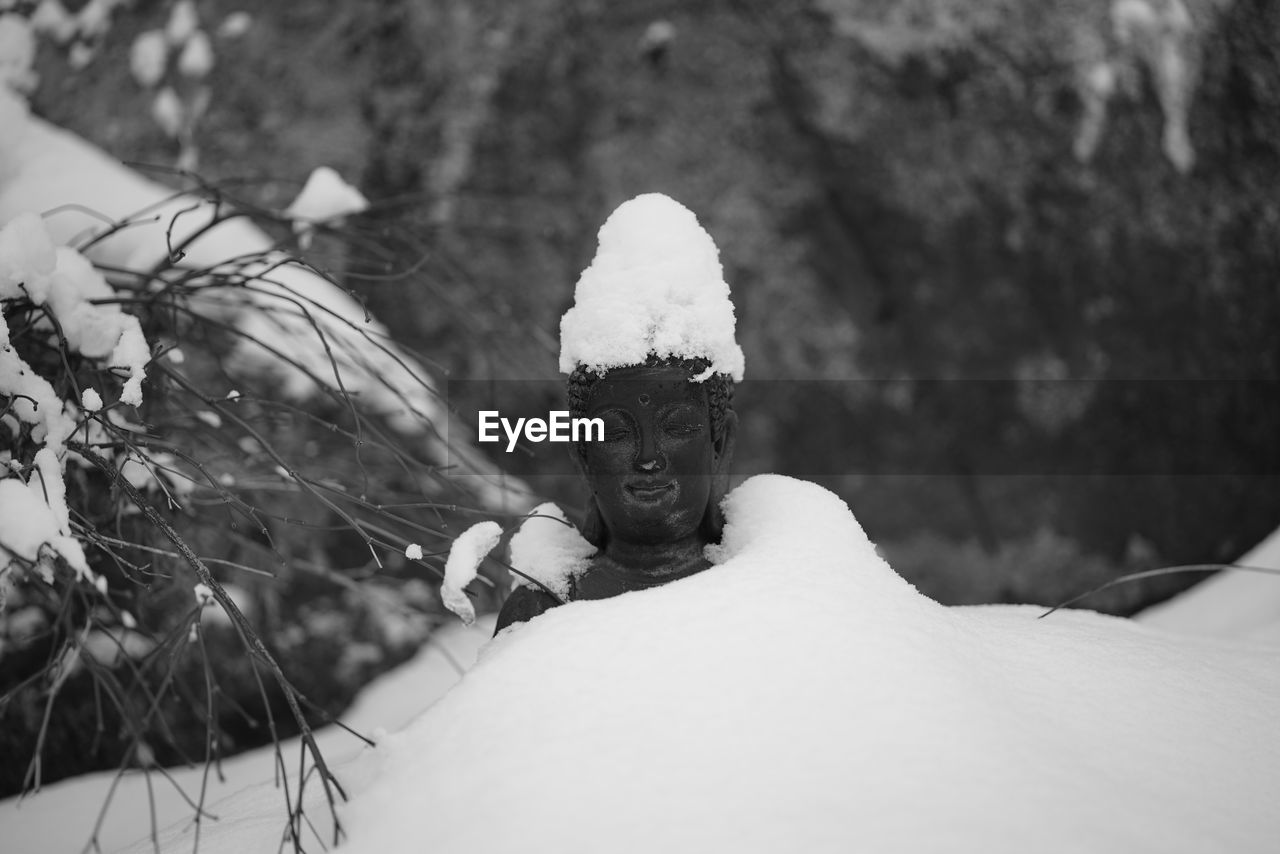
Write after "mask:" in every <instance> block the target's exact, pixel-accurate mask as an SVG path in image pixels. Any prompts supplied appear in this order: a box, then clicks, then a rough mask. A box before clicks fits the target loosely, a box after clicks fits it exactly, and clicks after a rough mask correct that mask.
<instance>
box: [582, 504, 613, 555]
mask: <svg viewBox="0 0 1280 854" xmlns="http://www.w3.org/2000/svg"><path fill="white" fill-rule="evenodd" d="M582 539H584V540H586V541H587V542H588V543H591V545H593V546H595V547H596V548H597V549H599V550H600V551H604V547H605V545H606V544H607V543H608V542H609V528H608V526H606V525H605V523H604V517H603V516H601V515H600V505H598V504H596V497H595V496H594V495H592V496H591V497H590V498H588V499H587V515H586V518H584V519H583V520H582Z"/></svg>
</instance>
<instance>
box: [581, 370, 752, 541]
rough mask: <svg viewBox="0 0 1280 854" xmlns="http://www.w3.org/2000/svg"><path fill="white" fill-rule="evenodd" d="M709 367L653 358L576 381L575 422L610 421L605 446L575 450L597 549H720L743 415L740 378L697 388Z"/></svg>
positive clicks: (712, 380) (719, 378) (717, 378)
mask: <svg viewBox="0 0 1280 854" xmlns="http://www.w3.org/2000/svg"><path fill="white" fill-rule="evenodd" d="M706 368H707V362H706V360H704V359H692V360H685V359H676V358H666V359H660V358H658V357H656V356H651V357H650V358H649V359H647V360H646V361H645V363H644V364H642V365H632V366H627V367H622V368H615V369H613V370H610V371H609V372H608V373H607V374H605V375H603V376H601V375H600V374H597V373H594V372H592V371H590V370H587V369H585V368H579V369H576V370H575V371H574V372H573V373H572V374H571V375H570V376H569V382H568V398H569V410H570V414H571V415H572V416H574V417H587V418H599V419H601V420H602V421H603V422H604V441H601V442H581V443H578V444H577V445H576V446H575V447H574V454H575V458H576V461H577V463H578V466H579V468H580V470H581V471H582V473H583V477H584V479H585V480H586V483H587V487H588V488H589V490H590V492H591V496H590V499H589V506H588V513H587V521H586V524H585V526H584V529H583V535H584V536H585V537H586V539H587V540H588V541H590V542H591V543H592V545H594V546H596V547H597V548H599V549H602V550H603V549H605V548H606V546H607V545H608V543H609V539H610V538H611V537H618V538H621V539H624V540H626V541H628V542H630V543H633V544H636V545H654V546H657V545H663V544H668V543H674V542H679V541H687V540H690V539H692V538H696V539H697V540H700V541H701V542H702V544H704V545H705V544H706V543H712V542H719V540H720V533H721V529H722V528H723V526H724V520H723V516H722V514H721V510H720V502H721V500H722V499H723V498H724V495H725V492H726V491H727V489H728V472H729V464H730V462H731V461H732V458H733V447H734V438H735V436H736V428H737V415H736V414H735V413H734V411H733V409H732V398H733V380H732V379H730V378H729V377H727V376H725V375H724V374H712V375H711V376H710V377H709V378H707V379H705V380H703V381H701V382H695V381H694V380H693V378H694V377H697V376H700V375H703V374H704V372H705V370H706Z"/></svg>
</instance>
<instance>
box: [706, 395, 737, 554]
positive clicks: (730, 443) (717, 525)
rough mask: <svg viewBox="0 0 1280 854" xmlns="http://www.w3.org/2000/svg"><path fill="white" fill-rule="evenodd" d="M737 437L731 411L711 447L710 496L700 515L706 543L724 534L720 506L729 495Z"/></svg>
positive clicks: (715, 541) (733, 416) (734, 420)
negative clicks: (712, 456) (731, 465)
mask: <svg viewBox="0 0 1280 854" xmlns="http://www.w3.org/2000/svg"><path fill="white" fill-rule="evenodd" d="M737 437H738V413H736V412H734V411H733V410H732V409H730V410H727V411H726V412H725V414H724V424H723V427H722V429H721V431H720V437H719V438H718V439H717V440H716V441H715V443H714V445H713V446H712V449H711V450H712V453H713V454H714V456H715V458H714V459H713V460H712V461H711V494H710V495H708V496H707V509H706V511H705V512H704V513H703V514H702V526H701V528H700V530H701V532H702V535H703V536H704V537H705V538H706V540H707V542H710V543H718V542H720V535H721V534H723V533H724V510H723V509H722V508H721V506H720V505H721V504H723V503H724V497H725V496H726V495H728V494H729V467H730V464H731V463H732V462H733V448H734V442H736V441H737Z"/></svg>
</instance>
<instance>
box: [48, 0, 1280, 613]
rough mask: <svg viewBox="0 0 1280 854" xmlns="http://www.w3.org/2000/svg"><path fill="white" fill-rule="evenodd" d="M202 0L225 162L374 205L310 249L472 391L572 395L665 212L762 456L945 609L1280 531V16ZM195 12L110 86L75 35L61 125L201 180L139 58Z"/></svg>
mask: <svg viewBox="0 0 1280 854" xmlns="http://www.w3.org/2000/svg"><path fill="white" fill-rule="evenodd" d="M78 5H83V4H78V3H68V4H67V6H68V8H72V9H74V8H75V7H76V6H78ZM198 5H199V10H200V15H201V16H202V19H203V20H204V21H205V22H206V23H205V25H206V27H207V28H208V29H209V30H210V31H214V30H216V25H217V22H218V21H219V20H222V19H224V18H225V17H226V16H227V15H229V14H230V13H232V12H247V13H249V15H250V16H252V17H251V20H252V24H251V26H250V27H249V28H248V29H247V30H246V31H244V32H243V34H240V35H229V34H224V35H221V36H218V37H217V39H216V40H215V48H216V57H217V63H216V66H215V67H214V69H213V71H212V73H211V74H210V76H209V77H208V80H207V82H208V85H209V87H210V91H211V98H210V102H209V107H208V110H207V112H206V113H205V114H204V116H203V117H202V118H201V119H200V123H199V127H198V131H197V133H196V137H195V138H196V140H197V141H198V146H199V163H198V168H199V171H200V173H201V174H202V175H203V176H204V177H206V178H207V179H209V180H211V181H215V182H228V181H231V180H232V179H245V180H244V181H243V182H240V183H236V184H235V187H236V192H237V193H239V194H240V195H241V196H242V197H243V198H245V199H246V200H248V201H251V202H253V203H255V204H258V205H262V206H265V207H283V206H284V205H286V204H287V203H288V202H289V201H290V200H291V199H292V197H293V195H294V194H295V193H296V192H297V189H298V188H299V187H300V185H301V183H302V181H303V180H304V179H305V178H306V176H307V174H308V173H309V171H310V170H311V168H312V167H314V166H317V165H322V164H325V165H329V166H332V167H334V168H336V169H337V170H338V171H339V172H340V173H341V174H342V175H344V176H345V177H346V178H347V179H348V180H351V181H352V182H353V183H355V184H357V185H358V186H359V187H360V188H361V189H362V190H363V191H364V193H365V195H366V196H368V197H369V198H370V199H371V200H372V202H373V209H372V210H371V211H370V213H369V214H367V215H366V216H364V217H362V218H361V219H360V221H359V222H357V223H355V224H354V225H353V228H354V229H356V230H357V231H358V234H359V237H360V239H359V240H355V241H349V240H348V241H344V242H343V244H342V246H343V248H342V249H341V250H339V249H337V248H334V247H328V246H327V245H326V243H325V242H324V241H323V240H321V241H320V242H319V243H318V244H317V246H316V248H315V250H314V252H315V255H314V257H316V258H317V259H318V263H321V264H325V265H328V266H330V267H331V268H333V269H335V270H338V271H345V272H346V273H347V274H348V275H349V278H348V283H349V284H350V285H351V286H352V287H354V288H356V289H358V290H359V292H360V293H361V294H362V295H363V296H364V297H365V298H366V299H367V301H368V304H369V307H370V308H371V310H372V311H373V313H374V314H375V315H376V316H377V317H379V318H380V319H382V320H383V321H384V322H385V323H387V324H388V326H390V328H391V329H392V331H393V332H394V333H395V335H396V336H397V337H398V338H399V339H400V340H401V341H403V342H404V343H406V344H407V345H410V346H412V347H414V348H416V349H417V350H418V351H419V352H421V353H423V354H425V355H427V356H428V357H429V358H430V359H431V360H433V361H434V363H435V364H436V365H437V366H438V367H439V370H440V374H441V375H442V376H443V375H445V374H447V375H448V376H450V377H454V378H457V379H465V380H486V379H495V380H512V379H539V380H547V379H553V378H555V377H556V370H555V364H556V349H557V339H558V330H557V325H558V320H559V317H560V314H561V313H562V312H563V311H564V310H565V309H566V308H567V307H568V305H569V302H570V300H571V298H572V292H573V285H574V283H575V281H576V279H577V276H578V274H579V272H580V271H581V270H582V269H583V268H584V267H585V266H586V265H587V263H589V261H590V259H591V256H592V254H593V252H594V249H595V232H596V230H597V229H598V227H599V226H600V224H601V223H602V222H603V220H604V218H605V217H606V216H607V215H608V213H609V212H610V211H611V210H612V209H613V207H615V206H616V205H617V204H618V203H620V202H621V201H623V200H624V199H626V198H629V197H631V196H633V195H635V194H638V193H641V192H649V191H660V192H665V193H667V194H669V195H671V196H673V197H674V198H676V199H678V200H679V201H681V202H682V203H684V204H685V205H686V206H688V207H690V208H691V209H692V210H694V211H695V212H696V213H697V214H698V216H699V217H700V219H701V221H702V223H703V224H704V226H705V227H706V228H707V229H708V231H709V232H710V233H711V234H712V236H713V237H714V238H715V239H716V241H717V242H718V244H719V246H720V249H721V256H722V261H723V263H724V266H725V272H726V277H727V279H728V281H729V282H730V284H731V286H732V288H733V293H734V299H735V302H736V305H737V309H738V330H739V340H740V342H741V343H742V345H743V347H744V349H745V350H746V353H747V370H748V376H749V377H750V378H751V379H753V380H768V381H771V382H767V383H761V384H759V385H756V386H753V387H747V388H744V389H743V393H742V394H741V395H740V397H739V403H738V408H739V412H740V414H741V416H742V419H743V424H744V434H743V436H742V437H741V439H740V442H739V461H738V465H737V469H738V470H739V471H742V472H765V471H779V472H783V473H792V474H796V475H802V476H806V477H812V478H814V479H816V480H819V481H821V482H823V483H824V484H825V485H827V486H829V487H830V488H832V489H834V490H835V491H837V492H838V493H839V494H840V495H841V496H843V497H844V498H845V499H846V500H847V501H848V502H849V504H850V505H851V506H852V507H853V509H854V511H855V513H856V514H857V515H858V518H859V519H860V520H861V521H862V523H863V525H864V526H865V527H866V528H867V530H868V532H869V533H870V535H871V536H872V538H873V539H875V540H876V541H877V542H878V543H879V544H880V545H881V548H882V549H883V551H884V553H885V554H886V555H887V556H888V557H889V559H890V561H891V562H892V563H893V565H894V566H895V568H897V569H898V571H899V572H901V573H903V574H904V575H905V576H907V577H908V579H909V580H911V581H912V582H913V583H915V584H916V585H917V586H919V587H920V588H921V589H922V590H923V591H924V592H925V593H927V594H928V595H930V596H933V597H935V598H937V599H939V600H941V601H943V602H948V603H974V602H1038V603H1053V602H1056V601H1060V600H1062V599H1065V598H1067V597H1068V596H1071V595H1074V594H1076V593H1079V592H1082V591H1084V590H1087V589H1089V588H1090V587H1091V586H1094V585H1096V584H1099V583H1101V582H1103V581H1105V580H1107V579H1109V578H1112V577H1114V576H1116V575H1118V574H1120V573H1122V572H1124V571H1128V570H1137V569H1146V568H1150V567H1153V566H1160V565H1170V564H1184V563H1199V562H1210V561H1214V562H1220V561H1230V560H1232V559H1234V558H1237V557H1238V556H1240V555H1241V554H1242V553H1243V552H1244V551H1245V550H1246V549H1248V548H1249V547H1250V546H1252V545H1253V544H1254V543H1255V542H1256V541H1258V540H1259V539H1260V538H1261V537H1262V536H1264V535H1265V534H1266V533H1268V532H1269V531H1270V530H1272V529H1273V528H1274V527H1275V526H1276V525H1277V524H1278V523H1280V489H1277V486H1278V485H1280V484H1278V483H1277V478H1276V476H1275V472H1277V471H1280V468H1277V457H1278V454H1280V412H1278V409H1277V399H1276V394H1275V392H1276V386H1275V382H1276V381H1277V380H1280V376H1278V375H1280V370H1278V369H1280V336H1278V335H1277V334H1276V332H1277V330H1278V329H1280V240H1278V239H1277V237H1278V235H1280V193H1277V176H1280V157H1278V154H1280V55H1278V54H1277V52H1276V45H1277V44H1280V7H1277V5H1276V4H1274V3H1268V2H1265V0H1235V2H1229V0H1181V2H1178V0H1168V2H1164V0H1127V2H1119V3H1113V2H1110V0H1042V2H1037V3H1025V2H1020V0H968V2H946V0H902V2H890V1H889V0H812V2H797V3H789V4H782V3H766V2H757V0H750V2H749V1H748V0H734V1H733V2H730V0H721V2H710V1H709V2H702V3H696V4H693V3H674V2H642V0H631V2H603V0H521V2H518V3H512V2H506V0H477V2H464V0H420V1H419V2H410V1H409V0H377V2H374V0H365V2H352V0H344V2H337V0H331V2H223V0H218V2H214V0H202V2H200V3H199V4H198ZM168 6H169V4H167V3H164V2H146V0H139V2H136V3H134V4H133V5H132V7H130V8H127V9H122V10H121V11H119V12H118V13H117V15H116V20H115V25H114V30H113V31H112V33H111V35H110V36H109V37H108V38H106V39H104V40H103V42H102V44H101V45H99V46H97V49H98V51H99V56H98V57H97V58H96V60H95V61H94V64H93V65H92V66H90V67H89V68H87V69H84V70H80V71H75V70H73V69H72V68H70V67H69V66H68V64H67V63H66V62H65V61H63V58H60V57H58V56H57V55H56V54H55V53H54V52H53V49H52V48H48V51H47V53H46V55H43V56H42V61H41V71H42V75H43V78H44V79H43V82H42V84H41V87H40V89H39V90H38V91H37V92H36V94H35V95H34V96H33V100H32V103H33V107H34V109H35V110H36V111H37V112H38V113H40V114H42V115H44V116H46V117H47V118H49V119H51V120H52V121H54V122H56V123H58V124H61V125H63V126H65V127H68V128H70V129H71V130H74V131H75V132H77V133H79V134H81V135H83V136H85V137H87V138H88V139H90V140H92V141H94V142H96V143H98V144H99V145H102V146H103V147H105V148H106V149H107V150H109V151H110V152H112V153H113V154H115V155H116V156H118V157H121V158H122V159H125V160H128V161H132V162H137V163H146V164H162V165H167V164H172V163H173V162H174V159H175V156H176V154H177V152H176V149H175V146H174V143H172V142H171V141H170V140H169V139H167V138H166V137H165V135H164V134H163V133H162V132H161V130H160V129H159V128H158V127H157V126H156V125H155V124H154V123H153V122H151V121H150V120H149V118H148V113H149V109H150V100H151V98H152V95H151V94H150V93H148V92H145V91H143V89H142V88H141V87H139V86H138V85H137V83H135V82H134V80H133V78H132V77H130V75H129V70H128V56H127V55H128V51H129V45H130V41H131V38H132V35H133V34H135V33H136V32H139V31H141V30H143V29H146V28H150V27H155V26H163V22H164V19H165V16H166V15H167V14H168ZM326 253H327V254H326ZM797 380H822V381H826V382H825V384H824V385H823V386H822V388H824V389H826V391H824V392H823V393H814V392H813V387H812V386H810V385H806V384H804V383H798V382H791V381H797ZM979 380H980V381H982V382H976V381H979ZM863 381H875V382H863ZM1151 382H1155V383H1158V384H1160V385H1159V389H1157V390H1156V391H1154V392H1153V391H1151V390H1150V389H1147V390H1146V391H1143V390H1142V389H1143V388H1144V386H1143V385H1142V384H1143V383H1151ZM534 387H538V388H545V385H542V386H532V385H531V386H530V388H534ZM1191 389H1194V390H1195V391H1194V392H1192V391H1189V390H1191ZM545 397H546V395H545V394H532V393H531V394H530V395H529V396H528V399H522V400H510V401H505V402H504V404H503V409H504V410H510V411H511V412H512V413H513V414H516V415H519V414H524V413H525V412H526V411H527V412H528V413H530V414H532V413H545V412H546V411H547V409H548V408H550V407H552V405H558V403H559V401H558V400H547V399H545ZM504 414H505V412H504ZM851 455H852V456H851ZM495 458H496V459H497V460H498V461H499V462H500V463H502V464H504V465H509V466H510V467H512V468H513V469H515V470H516V471H518V472H519V473H521V474H523V475H526V476H528V477H529V478H530V481H531V482H532V483H534V484H535V485H536V486H538V487H539V488H540V489H542V490H544V491H546V492H548V493H550V494H552V495H553V496H554V497H556V498H558V499H560V500H562V501H563V502H565V503H566V504H567V505H569V506H572V505H573V504H574V503H575V502H576V501H577V496H576V492H575V490H574V487H573V484H572V482H571V480H572V479H568V478H545V479H541V480H540V479H539V478H538V474H539V472H538V470H537V466H536V464H535V462H534V461H533V458H530V457H525V456H523V455H512V456H511V457H508V456H507V455H505V454H502V453H500V452H499V453H497V454H496V455H495ZM836 459H839V460H849V459H855V460H856V461H857V465H853V466H850V465H841V466H833V465H832V464H831V461H832V460H836ZM1010 460H1013V462H1010ZM1199 577H1200V576H1192V575H1179V576H1172V577H1167V578H1162V579H1156V580H1153V581H1150V582H1145V583H1142V584H1133V585H1126V586H1122V587H1119V588H1116V589H1114V590H1111V591H1107V592H1106V593H1103V594H1100V595H1098V596H1096V597H1094V598H1093V599H1090V600H1087V601H1086V602H1085V603H1084V604H1085V605H1087V606H1090V607H1095V608H1099V609H1103V610H1110V611H1114V612H1118V613H1129V612H1132V611H1133V610H1135V609H1137V608H1139V607H1141V606H1142V605H1144V604H1147V603H1150V602H1153V601H1158V600H1159V599H1162V598H1165V597H1167V596H1168V595H1170V594H1171V593H1173V592H1175V591H1176V590H1177V589H1179V588H1180V587H1183V586H1185V585H1187V584H1190V583H1192V582H1193V581H1195V580H1198V579H1199Z"/></svg>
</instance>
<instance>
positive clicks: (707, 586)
mask: <svg viewBox="0 0 1280 854" xmlns="http://www.w3.org/2000/svg"><path fill="white" fill-rule="evenodd" d="M726 512H727V515H728V516H729V528H728V531H727V534H726V540H727V542H726V543H725V545H724V547H723V548H722V549H720V550H719V552H718V557H719V558H720V559H721V563H720V564H719V565H718V566H717V567H716V568H713V569H711V570H708V571H707V572H704V573H702V574H700V575H697V576H694V577H691V578H688V579H684V580H682V581H679V582H676V583H673V584H669V585H666V586H665V587H660V588H656V589H653V590H648V591H645V592H643V593H634V594H628V595H626V596H621V597H617V598H614V599H608V600H604V601H598V602H575V603H571V604H568V605H565V606H563V607H560V608H556V609H554V610H552V611H550V612H548V613H546V614H544V615H542V616H540V617H538V618H537V619H536V620H534V621H532V622H530V623H528V624H526V625H524V626H522V627H519V628H517V629H516V630H514V631H512V632H509V633H505V634H504V635H503V636H502V637H501V638H499V639H497V640H496V641H494V643H493V644H491V645H490V647H489V648H488V649H487V650H486V652H485V654H484V655H483V656H482V658H481V661H480V663H479V664H478V665H477V666H476V667H475V668H474V669H473V670H472V671H471V672H470V673H469V674H468V675H467V676H466V678H465V679H464V680H463V681H462V683H460V684H459V686H458V687H457V688H455V690H454V691H453V692H452V693H451V694H449V695H448V696H447V697H445V698H444V699H443V700H441V701H440V702H439V703H437V704H436V705H435V706H433V707H432V708H431V709H430V710H428V712H427V713H426V714H424V715H423V716H422V717H421V718H419V719H418V720H417V721H416V722H415V723H413V724H412V725H410V726H409V727H408V728H407V729H406V730H404V731H403V732H401V733H400V734H398V735H395V736H393V737H391V738H390V739H388V740H386V741H384V742H383V743H381V744H380V745H379V748H378V749H377V751H376V752H374V753H372V754H371V755H367V756H366V757H365V759H364V760H363V761H364V763H365V764H364V765H362V766H361V767H360V768H359V769H353V772H355V773H354V776H355V778H357V779H360V780H368V781H369V782H368V784H367V787H366V788H364V789H363V791H360V792H359V793H358V794H357V795H356V797H355V798H354V800H353V802H352V803H351V804H350V805H349V807H348V808H347V809H346V811H345V813H344V816H343V819H344V823H345V824H346V827H347V828H348V830H349V832H350V841H349V842H348V843H347V844H346V845H345V846H344V847H343V848H341V849H340V850H341V851H344V852H349V854H365V852H379V854H384V853H385V854H394V852H401V851H403V852H410V851H417V850H419V848H420V847H421V845H422V844H423V841H424V840H430V845H431V848H432V850H433V851H440V852H470V851H508V850H534V851H541V850H545V851H557V852H578V851H581V852H589V851H600V850H608V851H621V852H628V851H636V852H641V851H643V852H648V851H654V850H672V851H738V852H754V851H760V852H773V851H782V850H789V851H790V850H795V851H832V852H835V851H848V850H854V849H855V848H861V849H865V850H873V851H941V850H948V851H952V850H961V851H974V850H982V851H984V852H988V851H995V852H1006V851H1007V852H1018V854H1021V852H1025V851H1128V852H1132V851H1152V852H1155V851H1159V852H1189V854H1190V852H1202V851H1207V850H1230V851H1237V852H1241V851H1245V852H1247V851H1257V852H1262V851H1268V850H1271V849H1272V846H1273V845H1274V839H1275V834H1276V832H1277V830H1280V812H1278V811H1277V809H1276V806H1275V805H1276V803H1277V802H1278V800H1277V799H1278V798H1280V739H1277V738H1276V736H1275V732H1274V725H1273V721H1272V720H1271V718H1272V715H1273V710H1274V708H1275V707H1276V704H1277V702H1280V667H1277V666H1276V664H1277V657H1278V656H1280V651H1277V649H1276V648H1274V647H1266V646H1263V645H1250V644H1229V643H1215V642H1208V641H1200V640H1194V639H1189V638H1177V637H1174V636H1171V635H1167V634H1164V633H1161V632H1157V631H1153V630H1148V629H1144V628H1142V627H1140V626H1137V625H1134V624H1133V623H1131V622H1129V621H1126V620H1121V619H1116V618H1110V617H1103V616H1100V615H1096V614H1092V613H1058V614H1055V615H1053V616H1052V617H1050V618H1048V619H1045V620H1037V619H1036V615H1037V614H1038V613H1039V610H1038V609H1032V608H1019V607H1008V606H989V607H984V608H956V609H948V608H943V607H941V606H939V605H937V604H936V603H934V602H932V601H930V600H928V599H926V598H924V597H923V596H921V595H919V594H918V593H917V592H916V591H915V590H914V589H913V588H911V587H910V586H909V585H908V584H906V583H905V582H904V581H902V580H901V579H900V578H899V577H898V576H896V575H895V574H894V573H893V572H892V570H890V568H889V567H888V566H887V565H886V564H885V563H884V562H883V561H882V560H881V559H880V558H879V557H877V556H876V554H875V551H874V548H873V547H872V546H871V544H870V543H869V542H868V541H867V539H866V537H865V536H864V535H863V533H862V531H861V529H860V528H859V527H858V525H857V523H856V521H854V519H853V517H852V515H851V514H850V513H849V512H848V510H847V508H845V507H844V505H843V504H842V503H841V502H840V501H839V499H838V498H836V497H835V496H833V495H831V494H830V493H827V492H825V491H824V490H822V489H820V488H819V487H816V486H813V485H810V484H805V483H800V482H798V481H792V480H789V479H785V478H780V477H773V476H769V477H760V478H754V479H752V480H750V481H748V482H747V483H745V484H744V485H743V486H742V487H740V488H739V489H738V490H736V491H735V492H734V493H733V494H732V495H731V496H730V497H729V499H728V504H727V507H726ZM370 766H372V767H370ZM485 804H502V809H501V812H500V813H498V814H495V815H493V816H491V817H490V818H489V819H487V820H479V819H480V816H481V815H482V814H483V813H484V811H485V810H486V807H484V806H483V805H485ZM530 828H545V834H543V835H541V836H536V837H534V838H531V837H530Z"/></svg>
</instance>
